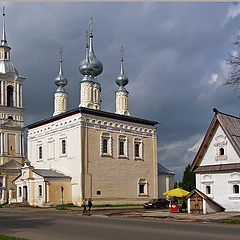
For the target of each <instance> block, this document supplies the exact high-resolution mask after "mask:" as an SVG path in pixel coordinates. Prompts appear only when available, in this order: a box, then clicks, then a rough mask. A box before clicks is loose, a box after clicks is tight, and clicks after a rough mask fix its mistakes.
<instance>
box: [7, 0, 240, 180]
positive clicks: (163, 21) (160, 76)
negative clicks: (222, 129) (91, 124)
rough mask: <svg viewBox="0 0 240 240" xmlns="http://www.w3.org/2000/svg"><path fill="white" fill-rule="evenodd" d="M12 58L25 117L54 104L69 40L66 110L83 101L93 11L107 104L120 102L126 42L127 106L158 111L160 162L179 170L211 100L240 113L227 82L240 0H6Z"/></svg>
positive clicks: (144, 113) (41, 114) (145, 113)
mask: <svg viewBox="0 0 240 240" xmlns="http://www.w3.org/2000/svg"><path fill="white" fill-rule="evenodd" d="M5 5H6V11H7V38H8V42H9V45H10V46H11V47H12V62H13V63H14V64H15V66H16V68H17V69H18V71H19V72H20V73H21V74H22V75H24V76H25V77H26V78H27V79H26V81H25V84H24V105H25V107H26V109H27V110H26V115H25V120H26V124H28V123H31V122H34V121H37V120H39V119H42V118H45V117H48V116H50V115H51V114H52V112H53V93H54V91H55V90H56V86H55V85H54V78H55V77H56V75H57V73H58V49H59V47H60V46H62V47H63V48H64V63H63V64H64V65H63V69H64V74H65V76H66V77H67V78H68V80H69V84H68V86H67V87H66V89H67V91H68V93H69V109H71V108H74V107H77V106H78V104H79V80H80V79H81V77H82V76H81V75H80V73H79V71H78V64H79V62H80V60H81V59H82V58H83V57H84V43H85V37H84V36H85V31H86V30H87V25H88V21H89V18H90V16H92V17H93V18H94V20H95V24H94V35H95V37H94V46H95V52H96V55H97V57H98V58H99V59H101V61H102V62H103V64H104V72H103V73H102V74H101V75H100V76H99V82H100V83H101V85H102V93H101V97H102V100H103V104H102V109H103V110H107V111H114V104H115V99H114V93H115V90H116V89H117V86H116V84H115V83H114V81H115V78H116V77H117V75H118V74H119V57H120V53H119V49H120V47H121V45H123V46H124V47H125V48H126V53H125V70H126V75H127V76H128V78H129V80H130V82H129V84H128V86H127V89H128V90H129V92H130V96H129V102H130V112H131V114H132V115H133V116H137V117H142V118H147V119H153V120H157V121H159V122H160V123H161V124H160V126H159V128H158V130H159V131H158V136H159V144H158V146H159V161H161V163H162V164H164V165H165V166H166V167H169V168H170V169H172V170H174V171H175V172H176V173H177V178H179V177H180V176H181V171H182V170H183V168H184V167H185V166H186V165H187V164H188V163H191V161H192V160H193V157H194V154H195V152H194V151H196V149H195V150H193V149H192V146H193V145H195V144H196V143H197V142H198V141H199V139H200V138H201V136H202V135H203V134H204V133H205V132H206V130H207V127H208V124H209V122H210V120H211V118H212V116H213V112H212V108H213V107H217V108H219V110H222V111H225V112H228V113H231V114H235V115H238V113H239V105H238V101H239V99H238V98H237V93H236V92H235V91H234V90H233V89H231V88H228V87H226V86H223V82H224V81H225V78H226V74H227V72H228V71H229V69H228V67H227V66H226V64H225V58H226V56H227V53H228V52H229V51H230V49H231V43H232V40H233V35H234V34H235V33H236V32H237V31H238V30H239V28H238V27H239V21H240V17H239V15H238V13H240V10H239V5H234V6H233V4H231V3H181V4H180V3H147V2H145V3H66V2H65V3H28V2H26V3H6V4H5Z"/></svg>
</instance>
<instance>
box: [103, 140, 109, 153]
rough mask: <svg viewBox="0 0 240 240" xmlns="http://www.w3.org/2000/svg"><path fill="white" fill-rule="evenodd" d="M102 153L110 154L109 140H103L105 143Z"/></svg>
mask: <svg viewBox="0 0 240 240" xmlns="http://www.w3.org/2000/svg"><path fill="white" fill-rule="evenodd" d="M102 152H103V153H108V140H107V139H103V141H102Z"/></svg>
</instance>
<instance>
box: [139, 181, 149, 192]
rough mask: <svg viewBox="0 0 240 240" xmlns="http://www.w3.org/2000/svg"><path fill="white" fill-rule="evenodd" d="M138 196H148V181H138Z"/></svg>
mask: <svg viewBox="0 0 240 240" xmlns="http://www.w3.org/2000/svg"><path fill="white" fill-rule="evenodd" d="M138 194H139V195H147V194H148V187H147V181H146V180H145V179H144V178H141V179H139V181H138Z"/></svg>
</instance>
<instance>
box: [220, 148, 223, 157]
mask: <svg viewBox="0 0 240 240" xmlns="http://www.w3.org/2000/svg"><path fill="white" fill-rule="evenodd" d="M219 155H220V156H223V155H224V148H220V149H219Z"/></svg>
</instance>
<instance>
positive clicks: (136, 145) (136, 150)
mask: <svg viewBox="0 0 240 240" xmlns="http://www.w3.org/2000/svg"><path fill="white" fill-rule="evenodd" d="M134 147H135V157H140V154H139V149H140V144H139V143H135V146H134Z"/></svg>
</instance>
